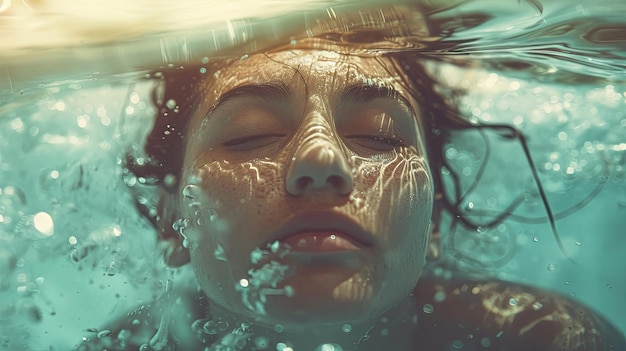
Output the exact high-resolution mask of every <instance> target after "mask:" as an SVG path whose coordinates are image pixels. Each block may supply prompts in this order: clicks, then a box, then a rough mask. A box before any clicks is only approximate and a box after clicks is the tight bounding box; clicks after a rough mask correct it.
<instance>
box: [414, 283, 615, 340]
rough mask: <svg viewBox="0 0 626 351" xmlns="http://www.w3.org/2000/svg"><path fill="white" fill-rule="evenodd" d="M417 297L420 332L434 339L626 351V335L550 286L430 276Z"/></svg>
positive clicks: (417, 292) (416, 293)
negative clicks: (419, 311) (420, 308)
mask: <svg viewBox="0 0 626 351" xmlns="http://www.w3.org/2000/svg"><path fill="white" fill-rule="evenodd" d="M414 297H415V299H416V301H417V302H418V304H420V305H421V306H422V312H423V313H421V316H420V317H421V318H420V323H419V329H420V334H423V333H425V334H429V335H424V338H426V339H430V340H431V341H434V340H436V339H437V338H444V339H445V340H448V342H455V341H456V342H457V345H465V346H469V345H471V344H474V345H476V346H479V347H487V348H488V349H491V350H568V351H572V350H626V342H625V340H624V335H623V333H621V332H620V331H618V330H617V329H616V328H615V327H614V326H612V325H611V324H610V323H609V322H608V321H607V320H606V319H604V318H603V317H602V316H600V315H599V314H597V313H595V312H593V311H592V310H591V309H589V308H587V307H585V306H583V305H581V304H579V303H577V302H575V301H573V300H571V299H569V298H567V297H565V296H562V295H559V294H556V293H554V292H551V291H548V290H544V289H539V288H535V287H531V286H527V285H522V284H515V283H510V282H503V281H472V280H468V279H454V280H444V279H437V278H432V277H430V278H424V279H423V280H421V281H420V283H419V284H418V285H417V287H416V289H415V291H414ZM422 332H423V333H422ZM443 342H445V341H443V339H442V343H443ZM452 346H454V345H452ZM464 349H467V348H464Z"/></svg>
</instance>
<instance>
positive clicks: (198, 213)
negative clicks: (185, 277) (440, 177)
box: [170, 51, 433, 328]
mask: <svg viewBox="0 0 626 351" xmlns="http://www.w3.org/2000/svg"><path fill="white" fill-rule="evenodd" d="M397 72H399V69H397V67H396V66H395V63H394V62H393V61H390V60H388V59H382V58H375V57H369V58H364V57H356V56H347V55H342V54H338V53H335V52H325V51H280V52H275V53H269V54H257V55H254V56H251V57H249V58H247V59H245V60H237V61H233V62H231V63H229V64H227V65H226V66H225V67H223V68H222V69H221V70H220V71H218V72H216V73H215V75H214V77H216V78H217V79H207V80H206V81H205V82H204V83H202V84H203V85H202V89H203V92H202V96H204V99H203V100H202V101H201V103H200V105H199V106H198V108H197V109H196V110H195V112H194V113H193V116H192V119H191V121H190V124H189V128H188V130H187V136H188V137H187V141H186V151H185V156H184V163H183V165H184V166H183V176H182V178H181V181H180V184H181V185H180V189H179V192H178V195H177V197H176V198H175V199H171V201H170V203H172V204H173V205H172V206H174V207H176V208H177V209H178V216H177V217H178V218H179V219H183V221H179V224H182V225H179V226H180V227H182V228H181V229H180V232H181V233H182V234H183V236H184V237H185V238H186V240H185V246H187V247H188V248H189V251H190V257H191V263H192V265H193V268H194V271H195V274H196V277H197V279H198V282H199V284H200V286H201V287H202V289H203V290H204V292H205V293H206V294H207V296H208V297H209V299H210V300H211V301H212V302H213V303H215V304H216V307H217V308H223V309H224V310H226V311H230V312H232V313H234V314H236V315H240V316H243V317H247V318H249V319H251V320H256V321H258V322H260V323H267V324H270V325H273V324H274V323H281V324H283V325H285V326H291V327H294V328H298V326H304V325H310V323H311V322H318V323H321V324H329V325H330V324H336V323H339V324H342V323H356V324H359V323H363V324H367V323H368V322H369V321H371V320H372V319H374V318H377V317H378V316H379V315H381V314H382V313H384V312H385V311H387V310H389V309H390V308H391V307H393V306H395V305H397V304H398V303H400V302H401V301H402V300H403V299H405V298H406V297H407V296H408V294H409V293H410V292H411V290H412V289H413V287H415V285H416V283H417V281H418V278H419V277H420V274H421V271H422V269H423V265H424V259H425V256H426V246H427V238H428V235H429V227H430V217H431V211H432V203H433V199H432V183H431V177H430V171H429V169H428V165H427V163H426V160H425V159H424V155H425V153H424V147H423V144H422V143H423V142H422V139H423V138H422V135H421V134H422V131H421V130H420V127H419V107H418V106H417V105H416V103H415V102H414V100H413V99H412V98H411V97H410V95H409V94H408V93H407V90H408V87H406V86H404V85H403V84H402V81H403V80H402V79H401V78H400V77H402V75H401V74H400V73H397Z"/></svg>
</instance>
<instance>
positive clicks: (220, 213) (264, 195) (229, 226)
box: [180, 161, 283, 261]
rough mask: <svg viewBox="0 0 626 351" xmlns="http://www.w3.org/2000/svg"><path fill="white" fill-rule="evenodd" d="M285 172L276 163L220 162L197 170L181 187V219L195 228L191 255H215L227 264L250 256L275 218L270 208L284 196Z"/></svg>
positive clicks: (190, 234)
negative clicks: (211, 252) (260, 232)
mask: <svg viewBox="0 0 626 351" xmlns="http://www.w3.org/2000/svg"><path fill="white" fill-rule="evenodd" d="M279 172H280V167H278V166H277V165H276V164H275V163H271V162H265V161H255V162H246V163H242V164H233V163H229V162H227V161H220V162H212V163H210V164H207V165H204V166H201V167H197V168H196V169H195V170H192V172H190V173H192V174H191V175H189V176H187V177H186V179H187V184H185V185H183V186H182V187H181V194H182V197H181V203H180V209H181V217H182V218H185V219H186V220H187V222H188V223H189V227H188V228H186V233H187V234H188V235H186V237H187V239H188V241H189V244H190V246H191V247H190V249H193V248H194V245H195V246H201V247H202V249H204V250H207V249H210V250H214V251H215V256H216V257H217V258H218V260H223V261H226V260H229V259H230V258H232V257H233V256H234V255H249V253H250V251H251V250H252V249H253V248H254V244H255V243H256V240H254V239H255V238H254V235H255V232H256V230H255V229H258V228H259V227H264V226H266V225H267V224H266V223H265V222H266V221H267V218H271V217H270V216H267V215H266V212H267V211H268V209H271V206H268V203H269V204H271V203H273V201H275V199H277V198H279V197H281V196H282V195H283V194H282V192H281V189H282V187H281V184H282V183H280V177H279V174H280V173H279ZM220 255H221V256H220ZM246 257H247V256H246Z"/></svg>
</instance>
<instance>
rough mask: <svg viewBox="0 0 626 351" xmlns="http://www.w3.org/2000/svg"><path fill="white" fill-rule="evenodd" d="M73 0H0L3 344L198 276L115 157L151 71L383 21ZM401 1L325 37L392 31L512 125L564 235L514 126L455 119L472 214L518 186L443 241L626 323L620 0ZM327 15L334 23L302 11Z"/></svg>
mask: <svg viewBox="0 0 626 351" xmlns="http://www.w3.org/2000/svg"><path fill="white" fill-rule="evenodd" d="M86 3H89V2H86ZM381 3H382V2H381ZM72 4H73V3H72V2H70V1H58V2H33V3H30V2H28V1H25V2H21V3H18V2H11V1H7V0H5V1H0V33H5V34H7V35H3V40H2V43H0V349H9V350H13V349H28V350H30V349H32V350H44V349H46V350H48V349H55V350H65V349H71V348H73V347H75V346H76V345H78V344H79V342H80V340H81V339H82V338H85V337H89V338H92V337H98V335H106V334H107V332H108V331H107V330H102V329H100V328H101V327H102V325H104V324H105V322H107V321H109V320H112V319H115V318H116V317H117V316H119V315H122V314H124V313H126V312H127V311H129V310H131V309H132V308H134V307H136V306H138V305H141V304H144V303H148V302H150V301H152V300H154V299H155V298H156V297H157V296H159V295H161V293H162V292H163V290H164V289H165V288H166V286H167V285H168V281H171V283H172V284H174V285H177V284H178V285H186V284H193V277H192V273H191V272H190V269H189V267H182V268H179V269H176V270H173V269H170V268H167V267H166V266H165V264H164V263H162V257H161V251H160V250H159V249H158V248H157V238H156V234H155V230H154V228H153V227H152V226H151V224H150V223H149V222H148V221H147V220H146V219H145V218H143V217H142V216H141V215H140V214H139V213H138V211H137V208H136V206H135V195H134V194H137V193H141V194H142V195H141V196H144V197H145V198H141V197H140V198H139V201H140V202H141V201H145V203H150V202H151V201H154V196H155V195H154V194H151V193H150V191H149V189H147V190H146V188H147V187H146V186H145V183H147V182H149V180H146V179H143V178H141V177H136V176H135V175H133V174H132V173H131V172H129V171H128V170H127V169H126V168H125V158H126V155H127V154H128V153H129V152H131V153H132V152H137V150H141V148H142V143H143V141H144V139H145V137H146V135H147V134H148V133H149V131H150V128H149V127H150V126H151V125H152V122H153V119H154V115H155V113H156V109H155V106H154V105H153V101H152V91H153V89H154V87H155V83H154V81H153V80H151V79H148V78H147V77H148V73H149V72H151V73H152V75H151V76H153V74H154V72H158V71H159V70H161V69H168V68H171V67H178V66H185V65H189V66H199V65H201V64H202V63H203V62H204V61H207V60H212V59H213V57H214V56H220V57H221V56H228V55H238V56H240V55H246V54H247V53H252V52H255V51H259V50H264V49H267V48H270V47H272V46H275V45H277V44H287V43H289V42H290V41H294V40H295V41H297V40H299V39H301V38H304V37H306V36H308V35H319V33H325V32H328V33H333V32H334V31H336V30H338V29H342V30H346V28H348V29H350V28H353V29H354V28H357V29H358V30H360V31H364V32H367V30H370V29H380V23H377V17H376V16H374V15H372V14H376V13H379V12H378V11H377V10H376V9H377V6H382V5H379V4H377V3H376V2H367V3H354V2H336V1H333V2H324V1H310V2H306V3H305V5H302V4H301V3H300V2H297V3H296V2H292V1H278V2H277V1H233V2H229V3H228V4H221V2H220V4H221V5H216V4H215V3H214V2H207V3H205V2H199V1H198V2H189V3H186V6H182V5H175V4H173V3H165V2H163V3H158V6H157V5H154V4H152V5H148V4H146V3H144V2H136V3H135V2H133V4H132V5H129V4H127V3H125V2H124V3H122V2H120V3H119V4H118V3H117V2H111V3H110V4H109V5H107V7H106V8H104V9H101V8H100V7H101V6H98V7H93V6H94V5H93V4H91V6H92V7H90V6H87V5H84V7H78V8H77V7H74V6H73V5H72ZM400 4H402V5H403V6H404V5H406V6H408V8H410V9H412V11H415V16H412V17H411V18H412V20H413V21H415V22H414V23H391V24H389V25H388V26H387V25H385V26H382V28H383V31H384V33H385V40H384V41H381V42H376V43H369V45H366V44H367V43H366V44H363V43H360V44H359V37H358V35H353V36H349V35H344V36H341V35H337V36H338V39H337V40H338V41H339V42H341V43H343V44H344V45H346V46H350V45H352V46H354V47H355V50H357V49H358V50H363V51H368V52H372V51H376V50H381V48H382V49H385V48H386V47H385V46H386V45H387V44H388V43H389V42H391V43H393V44H394V45H393V46H391V45H390V47H393V48H394V49H398V45H400V46H401V47H402V50H412V51H414V52H415V54H416V58H419V59H421V60H424V62H426V65H427V67H428V70H429V71H430V72H432V73H433V75H434V76H435V77H437V78H438V79H439V80H440V81H441V84H440V88H441V89H442V90H443V91H445V89H450V90H454V89H461V90H463V91H464V94H463V96H462V97H461V98H460V99H459V101H458V104H459V106H460V111H461V112H462V113H463V115H465V116H466V117H467V118H468V119H473V120H476V121H482V122H485V123H507V124H511V125H513V126H515V127H517V128H519V129H520V130H521V131H522V132H523V133H524V134H525V135H526V136H527V139H528V144H529V148H530V152H531V155H532V157H533V161H534V164H535V165H536V168H537V171H538V173H539V177H540V179H541V182H542V184H543V186H544V187H545V190H546V193H547V198H548V200H549V202H550V205H551V207H552V209H553V211H554V213H555V218H556V222H555V224H556V227H557V228H558V235H559V238H560V240H561V241H562V246H561V247H560V246H559V241H558V240H557V239H556V238H555V237H554V232H553V231H552V230H551V227H550V224H549V221H548V220H547V217H546V213H545V209H544V208H543V206H542V205H541V201H540V200H539V197H538V195H537V189H536V185H535V184H534V182H533V181H532V176H531V173H530V172H531V171H530V169H531V168H530V167H529V164H528V161H527V160H526V158H525V156H524V154H523V151H522V149H521V147H520V144H519V143H515V142H508V141H502V140H501V138H497V137H494V136H489V135H487V136H482V135H476V134H472V133H459V135H458V138H456V139H455V140H454V142H452V143H451V144H450V145H448V150H447V152H446V157H447V158H448V159H449V161H450V164H451V165H452V167H454V168H455V169H457V170H458V171H459V173H460V174H463V176H464V178H463V179H461V184H462V185H464V186H465V187H466V188H467V187H471V184H472V182H473V180H474V179H475V178H476V175H477V173H478V172H482V177H481V181H480V182H478V185H477V186H476V187H475V188H474V189H473V190H472V191H471V193H468V196H466V197H465V199H464V201H465V208H466V213H467V214H468V215H471V216H476V218H488V217H493V213H498V212H502V210H503V207H505V206H506V204H507V203H509V202H510V201H512V200H513V199H515V198H517V197H519V196H520V194H521V195H524V199H525V200H524V201H523V202H522V205H520V206H519V207H518V208H516V209H515V211H514V212H513V214H512V215H511V216H510V217H509V218H508V219H507V220H505V221H504V222H503V223H502V224H501V225H500V226H498V227H497V228H494V229H489V230H485V231H483V232H481V231H478V232H476V231H474V232H470V231H468V230H464V229H461V228H453V227H452V226H450V227H449V228H450V230H449V231H447V233H446V234H444V239H443V248H444V252H445V254H446V255H449V256H450V257H451V258H452V259H454V260H457V261H458V262H459V264H460V265H461V266H463V267H466V268H467V269H470V270H473V271H477V272H481V273H483V274H485V275H488V276H493V277H497V278H500V279H504V280H510V281H516V282H522V283H528V284H531V285H536V286H540V287H545V288H549V289H551V290H555V291H558V292H561V293H562V294H565V295H568V296H570V297H572V298H574V299H575V300H577V301H580V302H582V303H584V304H585V305H588V306H590V307H592V308H594V309H595V310H597V311H599V313H601V314H602V315H603V316H605V317H607V319H609V320H610V321H612V322H613V323H614V324H615V325H616V326H617V327H618V328H619V329H620V330H621V331H623V332H626V301H624V299H625V298H626V259H625V258H624V254H623V252H624V249H623V248H624V247H625V246H626V236H625V235H624V234H625V229H624V228H626V216H625V214H626V176H625V168H626V20H625V19H624V16H623V13H626V3H624V2H623V1H619V0H615V1H608V0H604V1H566V0H562V1H558V0H554V1H545V2H540V1H483V0H476V1H418V2H400ZM278 5H280V6H278ZM128 6H132V8H130V9H129V8H125V7H128ZM146 6H149V10H148V11H145V8H146ZM216 6H223V7H220V8H219V11H218V10H217V9H216V8H215V7H216ZM122 10H124V11H122ZM122 13H123V14H124V15H121V14H122ZM205 13H207V14H210V16H208V15H207V16H204V15H203V14H205ZM225 14H228V15H225ZM349 14H356V15H355V16H353V17H350V15H349ZM118 15H119V16H118ZM366 15H368V16H369V17H368V16H366ZM342 16H344V17H342ZM345 16H348V17H345ZM329 17H330V18H334V17H336V18H337V22H336V23H337V28H334V27H328V28H319V27H316V26H315V25H316V23H318V22H317V19H320V18H325V19H326V18H329ZM342 18H343V19H345V18H349V19H350V21H347V20H345V21H342ZM354 18H359V19H360V21H361V22H358V21H356V22H355V21H354ZM397 28H402V30H397V31H396V29H397ZM346 31H347V30H346ZM351 33H352V34H354V33H361V32H359V31H355V32H354V33H353V32H351ZM44 34H45V35H44ZM393 35H396V36H397V37H394V36H393ZM7 38H8V39H7ZM485 140H488V141H489V143H485ZM487 144H489V145H490V150H489V152H486V147H485V145H487ZM487 156H488V157H487ZM485 160H488V162H486V161H485ZM483 162H486V163H485V166H484V170H483V171H479V170H480V169H481V167H482V166H481V165H482V164H483ZM450 222H451V221H450V218H447V219H444V223H450ZM444 228H446V227H445V226H444ZM572 261H573V262H572ZM190 327H191V326H190Z"/></svg>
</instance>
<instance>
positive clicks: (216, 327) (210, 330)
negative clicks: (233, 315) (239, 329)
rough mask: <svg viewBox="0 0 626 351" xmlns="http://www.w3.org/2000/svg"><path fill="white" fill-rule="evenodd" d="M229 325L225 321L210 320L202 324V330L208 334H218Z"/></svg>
mask: <svg viewBox="0 0 626 351" xmlns="http://www.w3.org/2000/svg"><path fill="white" fill-rule="evenodd" d="M228 327H229V325H228V323H227V322H225V321H213V320H210V321H208V322H206V323H204V325H203V326H202V331H204V333H205V334H208V335H216V334H219V333H221V332H223V331H225V330H226V329H228Z"/></svg>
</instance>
